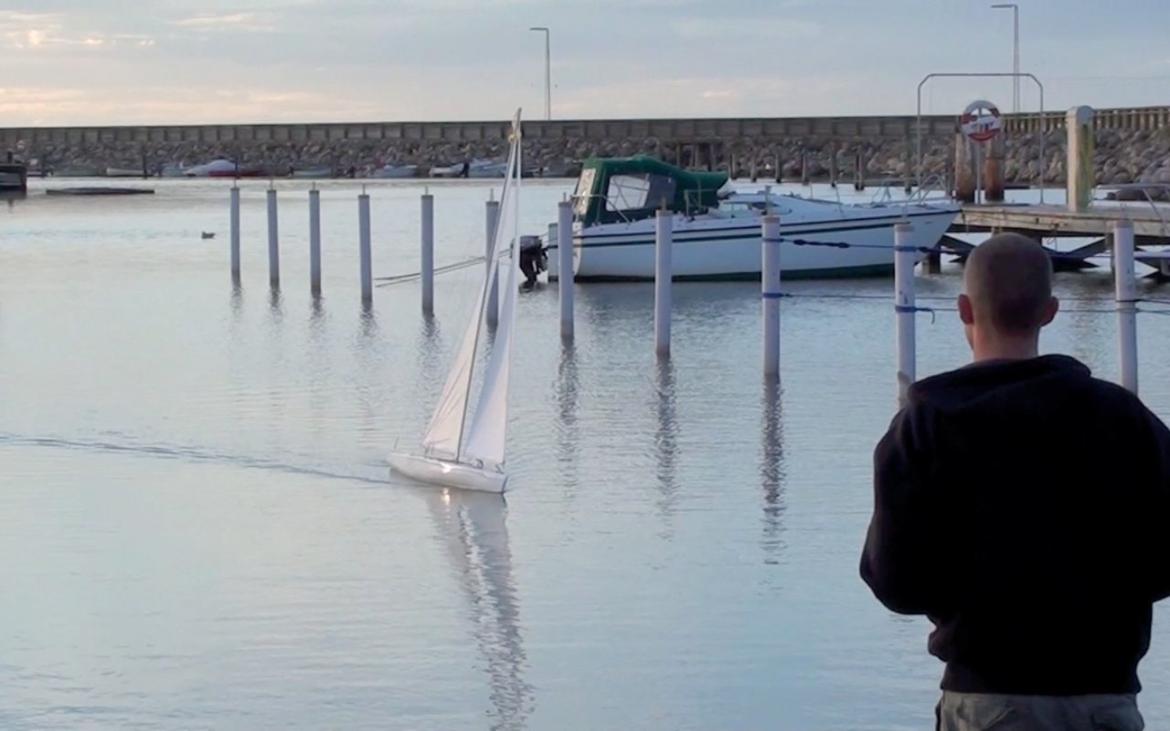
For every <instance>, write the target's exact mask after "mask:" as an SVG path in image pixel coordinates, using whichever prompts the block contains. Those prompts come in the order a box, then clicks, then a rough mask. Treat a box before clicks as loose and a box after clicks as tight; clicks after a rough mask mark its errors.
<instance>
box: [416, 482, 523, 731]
mask: <svg viewBox="0 0 1170 731" xmlns="http://www.w3.org/2000/svg"><path fill="white" fill-rule="evenodd" d="M428 493H429V494H428V497H427V503H428V507H429V508H430V513H431V518H432V520H433V521H434V523H435V528H436V533H437V534H438V536H439V537H440V538H441V539H442V540H443V542H444V544H445V546H446V549H447V556H448V558H449V559H450V561H451V567H452V570H453V571H454V574H455V578H456V580H457V581H458V582H459V585H460V587H461V588H462V590H463V592H464V594H465V596H466V597H467V603H468V612H469V614H468V617H469V619H470V621H471V627H472V634H473V636H474V638H475V642H476V645H477V646H478V648H479V652H480V655H481V656H482V657H483V659H484V663H485V671H486V673H487V680H488V697H489V699H490V700H491V705H492V707H491V708H490V709H488V712H487V715H488V718H490V719H491V726H490V728H492V729H521V728H524V727H525V725H526V724H525V722H526V720H527V718H528V716H529V714H531V713H532V706H533V700H534V699H533V689H532V686H530V685H529V684H528V683H527V682H526V681H525V680H524V672H525V670H526V669H527V665H528V658H527V656H526V655H525V652H524V641H523V637H522V635H521V631H520V611H519V602H518V600H517V596H516V587H515V583H514V580H513V578H512V552H511V549H510V547H509V545H508V526H507V523H506V522H505V516H506V514H507V506H506V504H505V503H504V500H503V498H502V497H500V496H499V495H489V494H484V493H474V492H465V491H462V490H446V489H435V490H430V491H428Z"/></svg>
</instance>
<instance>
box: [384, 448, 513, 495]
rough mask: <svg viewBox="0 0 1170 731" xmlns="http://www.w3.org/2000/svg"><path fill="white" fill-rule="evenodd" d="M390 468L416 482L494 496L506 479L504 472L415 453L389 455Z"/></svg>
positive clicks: (501, 489)
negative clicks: (492, 494)
mask: <svg viewBox="0 0 1170 731" xmlns="http://www.w3.org/2000/svg"><path fill="white" fill-rule="evenodd" d="M390 468H391V469H393V470H394V471H395V472H398V473H399V474H401V475H405V476H406V477H410V478H412V479H415V480H418V481H419V482H426V483H429V484H432V485H444V486H446V487H455V488H459V489H460V490H475V491H477V492H491V493H496V494H497V495H498V494H500V493H502V492H503V491H504V487H505V485H506V484H507V482H508V475H507V474H505V473H503V472H498V471H495V470H492V469H489V468H484V467H475V466H473V465H467V464H463V463H461V462H449V461H447V460H443V459H437V458H435V457H423V456H420V455H417V454H391V455H390Z"/></svg>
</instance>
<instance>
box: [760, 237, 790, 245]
mask: <svg viewBox="0 0 1170 731" xmlns="http://www.w3.org/2000/svg"><path fill="white" fill-rule="evenodd" d="M760 240H761V241H763V242H764V243H765V244H782V243H784V239H782V238H779V239H768V238H763V237H760Z"/></svg>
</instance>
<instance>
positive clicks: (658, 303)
mask: <svg viewBox="0 0 1170 731" xmlns="http://www.w3.org/2000/svg"><path fill="white" fill-rule="evenodd" d="M672 224H673V220H672V219H671V213H670V211H663V210H659V211H658V212H657V213H656V214H655V217H654V352H655V353H657V355H658V357H659V358H669V357H670V280H671V277H672V276H673V268H672V261H671V258H672V257H671V254H672V252H671V249H672V248H673V228H672Z"/></svg>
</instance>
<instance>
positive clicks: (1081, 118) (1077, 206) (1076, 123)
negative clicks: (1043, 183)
mask: <svg viewBox="0 0 1170 731" xmlns="http://www.w3.org/2000/svg"><path fill="white" fill-rule="evenodd" d="M1065 129H1066V130H1067V134H1068V162H1067V167H1066V168H1065V180H1067V181H1068V182H1067V185H1068V209H1069V210H1070V211H1072V212H1074V213H1077V212H1081V211H1085V210H1088V208H1089V204H1090V203H1091V202H1092V200H1093V183H1094V175H1093V147H1094V143H1093V109H1092V108H1091V107H1073V108H1072V109H1070V110H1068V114H1067V116H1066V117H1065ZM1040 167H1041V171H1043V168H1044V161H1042V162H1041V164H1040ZM1041 174H1043V173H1041Z"/></svg>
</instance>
